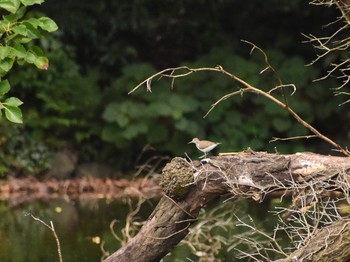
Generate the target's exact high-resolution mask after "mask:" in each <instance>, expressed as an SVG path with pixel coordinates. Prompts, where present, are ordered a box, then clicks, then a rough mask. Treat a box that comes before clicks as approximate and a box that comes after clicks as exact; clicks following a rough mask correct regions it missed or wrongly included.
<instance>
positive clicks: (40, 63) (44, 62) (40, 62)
mask: <svg viewBox="0 0 350 262" xmlns="http://www.w3.org/2000/svg"><path fill="white" fill-rule="evenodd" d="M34 65H35V66H36V67H37V68H39V69H41V70H47V69H48V68H49V59H47V58H46V57H44V56H39V57H37V58H36V59H35V60H34Z"/></svg>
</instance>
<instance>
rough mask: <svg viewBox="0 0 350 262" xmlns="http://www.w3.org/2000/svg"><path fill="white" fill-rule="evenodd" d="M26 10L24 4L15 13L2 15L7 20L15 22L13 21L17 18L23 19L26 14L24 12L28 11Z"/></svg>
mask: <svg viewBox="0 0 350 262" xmlns="http://www.w3.org/2000/svg"><path fill="white" fill-rule="evenodd" d="M26 11H27V8H26V7H24V6H22V7H21V8H19V9H18V10H17V11H16V12H15V13H14V14H9V15H4V16H2V18H3V19H4V20H5V21H8V22H12V23H13V22H16V21H17V20H19V19H21V18H22V17H23V16H24V14H25V13H26Z"/></svg>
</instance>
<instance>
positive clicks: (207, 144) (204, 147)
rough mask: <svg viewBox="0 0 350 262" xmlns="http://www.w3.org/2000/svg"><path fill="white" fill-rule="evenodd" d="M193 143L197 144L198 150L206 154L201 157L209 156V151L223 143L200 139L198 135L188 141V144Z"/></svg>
mask: <svg viewBox="0 0 350 262" xmlns="http://www.w3.org/2000/svg"><path fill="white" fill-rule="evenodd" d="M191 143H193V144H195V145H196V147H197V148H198V150H200V151H202V152H203V153H204V155H203V156H201V157H200V158H202V157H207V153H208V152H209V151H211V150H213V149H214V148H215V147H217V146H218V145H219V144H221V143H214V142H211V141H207V140H199V139H198V138H197V137H195V138H193V139H192V140H191V141H190V142H188V144H191Z"/></svg>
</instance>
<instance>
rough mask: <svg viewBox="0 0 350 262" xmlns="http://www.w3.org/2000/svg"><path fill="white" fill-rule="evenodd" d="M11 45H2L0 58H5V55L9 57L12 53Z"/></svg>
mask: <svg viewBox="0 0 350 262" xmlns="http://www.w3.org/2000/svg"><path fill="white" fill-rule="evenodd" d="M11 49H12V48H11V47H9V46H0V59H1V60H2V59H4V58H5V57H9V56H10V55H11Z"/></svg>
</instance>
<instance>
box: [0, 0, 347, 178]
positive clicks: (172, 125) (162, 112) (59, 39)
mask: <svg viewBox="0 0 350 262" xmlns="http://www.w3.org/2000/svg"><path fill="white" fill-rule="evenodd" d="M32 9H33V10H32V12H31V14H30V15H35V14H37V13H38V12H40V13H42V14H44V15H47V16H49V17H50V18H52V19H53V20H54V21H55V22H56V23H57V24H58V26H59V31H58V32H55V33H52V34H48V35H47V37H45V38H44V39H42V40H40V43H38V44H39V45H40V46H42V47H43V49H44V51H45V52H46V54H47V56H48V58H49V61H50V66H49V69H48V70H47V71H40V70H37V69H36V68H34V67H33V66H30V65H29V66H21V67H17V68H16V69H15V70H13V71H11V72H10V74H9V77H10V82H11V85H12V91H11V92H12V93H11V95H14V96H18V97H19V98H20V99H21V100H22V101H24V105H23V106H22V110H23V113H24V125H15V124H11V123H7V122H6V121H3V122H2V124H1V126H0V135H1V139H0V141H1V148H2V150H1V157H0V160H1V162H0V171H2V172H1V173H2V174H3V176H5V175H6V174H8V173H9V171H11V172H13V171H14V170H17V171H16V174H19V173H21V172H23V171H24V172H26V173H31V174H42V173H45V172H47V171H48V170H49V169H50V167H51V166H52V164H53V161H52V159H53V158H54V157H55V156H56V153H57V152H60V153H61V152H63V153H64V155H65V157H68V158H70V159H71V161H72V163H73V164H74V165H78V164H81V163H89V162H96V163H103V164H106V165H108V166H112V167H113V169H114V170H120V171H122V172H121V173H120V174H125V173H128V171H130V170H131V169H133V168H134V167H135V163H136V160H137V159H139V160H140V156H141V155H142V156H143V157H144V158H145V159H146V158H147V157H149V156H150V155H154V154H156V155H167V156H171V157H172V156H184V152H187V153H188V154H189V155H190V156H193V157H197V155H199V154H200V152H197V151H196V149H195V147H194V146H193V145H187V142H189V141H190V140H191V139H192V138H193V137H199V138H200V139H209V140H213V141H218V142H221V143H222V144H221V145H220V148H219V151H220V152H225V151H229V152H230V151H241V150H243V149H245V148H247V147H251V148H252V149H253V150H265V151H274V150H275V148H276V149H277V151H278V152H281V153H293V152H297V151H305V150H306V151H316V152H322V153H330V148H329V147H328V145H326V144H324V143H323V142H321V141H320V140H316V139H315V140H313V139H311V140H292V141H287V142H282V143H269V141H270V140H271V138H272V137H288V136H295V135H305V134H309V132H308V131H307V130H305V128H303V127H302V126H301V125H300V124H299V123H297V122H296V121H295V120H294V119H292V118H291V117H290V116H289V115H288V114H287V113H286V112H284V111H283V110H282V109H281V108H278V107H277V106H276V105H274V104H272V103H271V102H270V101H267V100H266V99H265V98H262V97H260V96H257V95H253V94H245V95H244V96H243V97H241V96H236V97H232V98H230V99H228V100H225V101H224V102H222V103H221V104H220V105H219V106H218V107H216V108H215V110H213V111H212V112H211V113H210V114H209V116H208V117H207V118H205V119H203V116H204V115H205V113H206V112H207V111H208V110H209V109H210V105H211V104H213V103H214V102H215V101H216V100H217V99H219V98H220V97H221V96H223V95H224V94H227V93H229V92H232V91H236V90H238V88H239V87H240V86H239V85H238V84H237V83H235V82H233V81H231V79H229V78H228V77H224V76H222V75H221V74H217V73H209V72H203V73H196V74H192V75H190V76H188V77H185V78H182V79H178V80H177V81H175V86H174V88H173V89H171V82H170V81H169V80H167V79H164V78H163V79H160V80H159V81H153V82H152V85H153V89H152V93H147V92H146V89H145V87H143V88H141V89H139V90H138V91H137V92H135V93H133V94H131V95H128V92H129V91H130V90H131V89H132V88H133V87H135V86H136V85H137V84H139V83H140V82H141V81H143V80H144V79H146V78H147V77H149V76H151V75H152V74H154V73H156V72H158V71H159V70H162V69H165V68H168V67H176V66H180V65H188V66H192V67H215V66H216V65H221V66H223V67H224V68H225V69H226V70H228V71H230V72H231V73H233V74H236V75H237V76H239V77H241V78H242V79H244V80H245V81H247V82H248V83H250V84H252V85H254V86H256V87H258V88H261V89H263V90H269V89H270V88H271V87H273V86H275V85H277V84H278V78H277V77H276V76H275V75H274V74H272V73H271V72H266V73H264V74H262V75H260V74H259V72H260V71H261V70H262V69H264V68H265V63H264V59H263V57H262V55H261V54H260V53H258V52H254V53H253V54H252V55H250V49H251V46H250V45H248V44H246V43H243V42H241V40H248V41H251V42H253V43H254V44H256V45H257V46H259V47H261V48H262V49H263V50H264V51H265V52H266V54H267V55H268V57H269V59H270V62H271V64H272V66H273V67H274V68H275V70H276V71H277V72H278V74H279V76H280V78H281V79H282V81H283V83H285V84H288V83H293V84H295V85H296V86H297V91H296V93H295V94H294V95H293V96H292V97H289V98H288V101H289V104H290V106H291V107H293V108H294V109H295V111H296V112H297V113H298V114H300V115H301V116H302V117H303V118H304V119H305V120H307V121H309V122H310V123H311V124H312V125H314V126H316V127H317V128H319V130H320V131H321V132H324V133H325V134H326V135H330V137H331V138H332V139H334V140H335V141H337V142H339V143H341V144H342V145H344V144H346V142H347V140H348V135H347V130H348V129H349V121H347V119H348V114H349V113H348V110H346V106H343V107H339V106H338V104H339V103H341V102H344V101H345V100H346V97H342V96H337V97H334V96H333V93H332V92H333V91H332V90H331V88H336V87H338V86H339V85H340V83H339V82H337V81H336V80H335V79H326V80H324V81H320V82H313V80H315V79H317V78H319V77H321V76H323V75H324V74H325V73H326V70H327V69H328V67H329V64H330V62H334V61H337V60H339V59H341V57H342V54H341V52H337V53H336V54H333V56H332V57H327V59H326V60H321V61H320V62H319V63H316V64H315V65H313V66H310V67H307V66H305V65H306V64H308V63H310V62H311V61H312V60H313V59H314V58H315V57H316V51H315V50H314V48H313V47H312V46H311V44H306V43H302V42H303V41H305V40H306V38H305V37H304V36H302V33H304V34H313V35H316V36H318V35H319V36H325V35H328V34H330V33H332V32H334V30H335V27H336V26H337V24H336V25H331V26H328V27H325V26H324V25H327V24H329V23H330V22H333V21H335V20H336V18H337V17H338V16H339V14H340V12H339V11H338V10H336V9H335V8H326V7H321V6H313V5H309V4H308V3H307V1H304V0H295V1H277V0H267V1H248V2H240V1H229V0H218V1H205V0H201V1H171V0H167V1H151V0H149V1H127V2H126V1H107V0H102V1H98V2H96V1H90V0H86V1H68V0H62V1H53V0H47V1H46V2H45V3H43V4H42V5H40V6H37V5H36V6H33V7H32ZM290 92H291V90H288V89H286V93H287V95H289V94H290ZM145 150H146V151H147V152H148V153H147V154H142V153H143V152H145Z"/></svg>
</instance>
